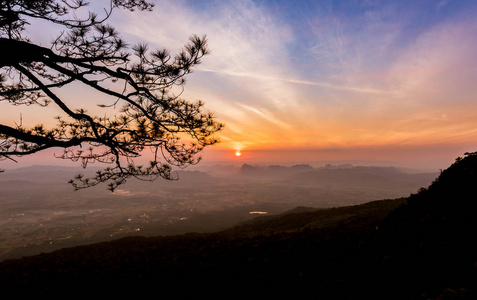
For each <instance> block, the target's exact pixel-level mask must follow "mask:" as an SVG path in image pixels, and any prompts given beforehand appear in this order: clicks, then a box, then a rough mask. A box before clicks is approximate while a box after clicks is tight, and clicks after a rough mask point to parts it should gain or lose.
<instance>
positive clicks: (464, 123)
mask: <svg viewBox="0 0 477 300" xmlns="http://www.w3.org/2000/svg"><path fill="white" fill-rule="evenodd" d="M154 2H155V3H156V7H155V9H154V11H153V12H150V13H146V12H134V13H130V12H127V11H116V12H115V13H116V14H113V16H112V18H111V19H110V22H111V23H112V24H113V25H115V26H116V28H117V29H118V31H119V32H121V33H122V34H123V37H124V38H125V39H126V40H127V41H130V42H131V43H135V42H137V41H145V42H148V43H149V44H150V45H151V48H154V47H156V46H157V47H165V48H168V49H170V50H171V52H172V53H174V52H175V51H177V50H178V49H180V47H181V46H182V45H183V44H185V43H186V42H187V40H188V37H189V36H190V35H191V34H198V35H202V34H207V36H208V40H209V48H210V49H211V50H212V52H211V54H210V55H208V56H207V57H205V58H204V59H203V63H202V64H201V65H200V66H199V67H198V68H197V69H196V70H195V71H194V73H193V74H191V75H190V76H189V77H188V78H187V79H188V81H187V84H186V86H185V91H184V93H183V95H182V96H183V97H184V98H186V99H190V100H195V99H201V100H204V101H205V103H206V108H207V109H209V110H211V111H215V113H216V116H217V118H218V120H219V121H221V122H223V123H225V124H226V128H225V129H224V131H223V132H222V133H221V135H220V136H221V143H220V144H218V145H217V146H214V147H213V149H209V150H207V151H206V152H205V153H204V157H205V161H209V162H213V161H224V160H225V161H230V162H255V163H258V162H261V161H262V162H264V161H272V162H280V161H281V162H284V163H285V162H302V161H325V160H356V161H364V160H366V161H376V162H386V163H387V162H390V163H396V164H398V163H405V164H406V165H409V166H413V165H415V166H418V165H419V166H420V165H427V166H430V167H431V168H437V167H446V166H447V165H448V164H449V163H452V161H453V160H454V159H455V158H456V157H457V156H459V155H463V153H464V152H466V151H469V152H470V151H475V150H477V99H476V97H477V96H476V95H477V84H475V82H477V57H476V56H475V53H477V21H475V16H474V14H473V13H471V12H473V11H475V9H477V2H473V1H456V2H451V1H419V2H417V3H416V1H392V2H391V3H386V4H384V3H383V4H381V3H378V4H376V3H375V4H370V3H368V2H363V1H357V2H354V1H300V2H294V1H255V2H254V1H217V2H215V1H201V2H200V4H199V3H198V2H195V1H186V0H183V1H182V0H181V1H172V0H164V1H162V0H161V1H154ZM297 3H299V5H298V4H297ZM30 34H31V35H33V36H34V37H35V38H37V39H39V40H44V41H50V40H51V38H52V37H53V34H52V33H51V34H50V33H49V32H48V31H47V30H45V29H44V28H43V29H42V28H32V29H31V30H30ZM48 34H50V35H51V36H49V35H48ZM69 92H70V93H69V95H68V98H69V99H71V103H74V104H77V105H78V107H82V106H86V107H89V108H90V109H92V110H95V109H96V108H95V106H94V105H95V102H94V101H93V100H96V99H97V98H96V97H94V96H92V95H91V94H89V91H88V90H83V89H81V88H78V89H75V90H74V91H73V92H74V93H71V91H69ZM65 93H66V91H65ZM57 113H58V111H55V110H54V109H53V112H47V111H46V110H44V109H43V110H42V112H41V113H39V112H38V108H24V107H20V108H18V107H15V108H12V107H10V106H8V105H6V104H5V103H2V104H1V105H0V117H1V118H2V120H3V121H4V122H6V123H9V124H14V123H18V122H19V121H20V114H21V115H22V121H23V122H24V123H25V124H30V123H31V124H36V123H40V122H44V121H45V120H48V119H49V118H50V117H51V116H55V115H56V114H57ZM236 150H241V151H242V154H243V155H242V156H240V157H236V156H235V155H234V153H235V151H236ZM41 157H43V156H41ZM41 159H43V158H41ZM26 161H31V159H27V160H26ZM45 161H48V160H47V159H46V158H45ZM48 162H49V161H48Z"/></svg>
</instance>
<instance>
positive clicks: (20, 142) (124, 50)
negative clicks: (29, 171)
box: [0, 0, 222, 190]
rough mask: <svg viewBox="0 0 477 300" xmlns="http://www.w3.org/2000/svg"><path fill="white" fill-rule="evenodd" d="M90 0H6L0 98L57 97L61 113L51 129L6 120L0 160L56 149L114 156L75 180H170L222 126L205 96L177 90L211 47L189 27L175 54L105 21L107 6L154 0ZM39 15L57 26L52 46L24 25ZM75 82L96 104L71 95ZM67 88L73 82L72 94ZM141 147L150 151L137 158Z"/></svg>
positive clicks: (98, 157)
mask: <svg viewBox="0 0 477 300" xmlns="http://www.w3.org/2000/svg"><path fill="white" fill-rule="evenodd" d="M87 5H88V3H87V2H85V1H83V0H31V1H23V0H5V1H0V47H1V49H2V54H1V57H0V101H3V102H6V103H9V104H11V105H36V106H38V109H39V110H41V109H42V108H43V109H44V108H47V107H49V106H50V105H53V106H55V107H56V108H58V109H59V111H61V112H62V115H60V116H58V117H57V118H56V119H57V125H56V126H55V127H53V128H47V126H45V125H43V124H39V125H36V126H33V127H31V128H28V127H26V126H24V125H23V124H22V122H20V124H15V126H12V125H8V124H0V160H4V159H11V160H15V157H21V156H25V155H31V154H34V153H37V152H39V151H43V150H46V149H50V148H60V149H63V153H62V154H60V155H59V157H61V158H63V159H70V160H73V161H79V162H80V163H81V164H82V166H83V167H86V166H87V165H88V164H90V163H94V162H100V163H104V164H109V165H108V167H106V168H105V169H104V170H100V171H98V172H97V173H96V176H93V177H91V178H85V177H83V176H81V175H78V176H77V177H76V178H75V179H74V180H71V183H72V184H73V186H74V187H75V188H76V189H79V188H84V187H90V186H94V185H96V184H98V183H102V182H108V183H109V189H111V190H114V189H115V188H116V187H117V186H118V185H120V184H123V183H124V182H125V181H126V180H127V179H128V178H131V177H135V178H139V179H143V180H153V179H156V178H157V177H163V178H166V179H171V165H172V166H178V167H185V166H188V165H190V164H195V163H197V162H198V161H199V160H200V157H199V156H198V154H199V153H200V152H201V151H202V149H203V148H204V147H205V146H208V145H212V144H215V143H216V142H217V139H216V137H215V136H214V134H215V133H216V132H217V131H219V130H220V129H221V128H222V124H220V123H218V122H216V121H215V117H214V116H213V114H212V113H210V112H204V111H203V105H204V104H203V102H202V101H196V102H190V101H187V100H184V99H182V98H180V94H181V93H182V91H183V85H184V83H185V77H186V76H187V75H188V74H189V73H191V72H192V69H193V68H194V67H195V66H196V65H198V64H200V62H201V58H202V57H203V56H204V55H206V54H208V53H209V50H208V48H207V41H206V38H205V37H198V36H195V35H194V36H192V37H191V38H190V41H189V43H188V44H186V45H185V46H184V48H183V50H182V51H181V52H180V53H178V54H177V55H174V56H173V55H171V54H170V53H169V52H168V51H167V50H165V49H159V50H154V51H150V50H149V49H148V47H147V45H146V44H138V45H135V46H128V45H127V44H126V42H125V41H124V40H123V39H122V38H121V37H120V36H119V33H118V32H117V31H116V30H115V29H114V27H112V26H111V25H109V24H107V23H106V21H107V19H108V18H109V16H110V14H111V13H112V11H113V10H114V9H117V8H126V9H129V10H134V9H139V10H151V9H152V6H153V5H152V4H150V3H149V2H146V1H144V0H127V1H126V0H111V1H109V7H108V8H107V9H105V11H104V16H103V17H100V16H98V14H96V13H94V12H91V11H88V10H87V8H86V7H87ZM81 16H82V17H81ZM38 20H41V21H46V22H49V23H53V24H55V25H56V26H57V28H58V29H59V30H60V31H61V33H60V34H59V36H58V37H57V38H56V39H55V40H54V41H53V42H52V43H51V45H50V46H49V47H45V46H42V45H39V44H35V42H33V41H32V40H31V39H30V37H29V36H28V30H27V29H28V26H29V25H31V24H30V23H32V22H33V21H37V22H38ZM74 84H82V86H83V88H84V89H85V90H87V91H88V92H89V93H90V95H92V96H91V97H93V98H97V99H94V100H95V102H96V104H97V106H98V107H99V108H98V109H97V110H96V111H94V112H93V111H91V112H89V111H87V110H86V109H85V108H84V106H83V105H84V104H83V103H76V104H72V103H71V102H72V101H69V100H71V99H68V97H70V96H71V94H72V92H73V91H74V89H72V90H70V87H71V86H72V85H74ZM60 88H62V89H63V90H62V92H63V93H60V91H59V89H60ZM65 89H66V90H67V92H68V91H70V92H69V93H66V95H65V93H64V91H65ZM98 95H99V96H98ZM74 107H79V108H76V109H75V108H74ZM100 108H101V109H100ZM145 150H150V151H151V153H152V154H153V155H152V157H153V158H152V159H151V160H150V163H149V164H147V165H138V164H137V163H136V161H137V160H136V159H137V158H138V157H140V156H141V155H142V153H143V151H145Z"/></svg>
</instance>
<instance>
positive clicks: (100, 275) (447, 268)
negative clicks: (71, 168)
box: [0, 153, 477, 299]
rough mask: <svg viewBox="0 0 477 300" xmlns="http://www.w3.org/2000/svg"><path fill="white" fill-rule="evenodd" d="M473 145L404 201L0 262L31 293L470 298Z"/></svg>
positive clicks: (13, 284) (0, 280) (475, 289)
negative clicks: (467, 152) (212, 231)
mask: <svg viewBox="0 0 477 300" xmlns="http://www.w3.org/2000/svg"><path fill="white" fill-rule="evenodd" d="M476 183H477V154H475V153H471V154H467V155H466V156H465V157H464V158H458V159H457V160H456V162H455V163H454V164H453V165H452V166H450V167H449V168H448V169H446V170H444V171H442V173H441V174H440V175H439V177H438V178H436V179H435V180H434V182H433V183H432V184H431V185H430V186H429V187H428V188H423V189H421V190H419V191H418V192H417V193H415V194H412V195H410V196H409V197H408V198H406V199H395V200H382V201H373V202H369V203H365V204H362V205H355V206H345V207H336V208H329V209H313V208H305V207H300V208H297V209H295V210H292V211H289V212H287V213H284V214H280V215H276V216H263V217H259V218H257V219H254V220H252V221H251V222H247V223H243V224H240V225H237V226H236V227H233V228H230V229H227V230H224V231H220V232H216V233H209V234H186V235H177V236H169V237H150V238H145V237H128V238H123V239H120V240H116V241H112V242H105V243H98V244H92V245H88V246H79V247H74V248H67V249H62V250H58V251H55V252H52V253H49V254H41V255H37V256H31V257H25V258H23V259H18V260H9V261H5V262H3V263H0V290H1V291H2V294H3V295H8V293H12V294H15V295H17V296H18V295H23V294H26V293H28V292H29V293H32V294H34V295H35V296H40V295H43V294H44V295H49V296H55V295H56V296H58V295H61V296H67V295H75V296H78V295H90V294H94V295H101V294H104V295H108V296H112V295H113V296H114V295H121V296H126V295H128V293H131V295H133V296H136V297H139V296H140V295H154V296H157V297H165V298H166V299H167V298H168V297H177V298H185V297H187V296H189V297H190V296H196V297H197V296H199V295H203V296H207V297H208V298H220V297H222V298H228V299H234V298H244V297H264V298H266V299H272V298H276V297H278V298H280V299H281V298H283V297H293V298H300V299H301V298H303V299H308V298H311V299H475V298H476V297H477V268H476V262H477V246H476V245H475V242H474V240H475V236H476V233H477V218H475V215H476V211H477V210H476V209H477V198H476V192H475V187H476V186H477V185H476Z"/></svg>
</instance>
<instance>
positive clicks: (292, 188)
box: [0, 164, 438, 260]
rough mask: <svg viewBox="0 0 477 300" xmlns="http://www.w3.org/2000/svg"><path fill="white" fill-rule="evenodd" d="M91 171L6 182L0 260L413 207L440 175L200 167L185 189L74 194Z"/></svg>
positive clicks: (15, 174) (143, 185) (171, 184)
mask: <svg viewBox="0 0 477 300" xmlns="http://www.w3.org/2000/svg"><path fill="white" fill-rule="evenodd" d="M85 171H86V174H88V173H87V172H93V171H94V169H87V170H83V169H77V168H71V167H58V166H31V167H25V168H19V169H11V170H7V171H6V172H4V173H2V174H0V189H1V191H2V193H0V260H4V259H7V258H16V257H21V256H24V255H32V254H37V253H40V252H49V251H52V250H56V249H59V248H64V247H69V246H75V245H79V244H88V243H93V242H99V241H107V240H112V239H117V238H120V237H124V236H130V235H142V236H156V235H176V234H184V233H189V232H211V231H216V230H221V229H225V228H228V227H231V226H234V225H236V224H238V223H240V222H243V221H247V220H251V219H252V218H256V217H257V216H260V215H263V214H280V213H283V212H285V211H287V210H291V209H294V208H296V207H298V206H305V207H315V208H329V207H339V206H348V205H354V204H361V203H365V202H369V201H373V200H382V199H394V198H400V197H407V196H409V194H411V193H415V192H417V191H418V189H419V188H421V187H426V186H428V185H429V184H430V183H431V182H432V181H433V180H434V179H435V178H436V177H437V176H438V172H431V173H419V172H413V171H411V170H403V169H399V168H396V167H377V166H353V165H350V164H342V165H330V164H328V165H324V166H320V167H312V166H311V165H309V164H300V165H293V166H292V165H290V166H281V165H250V164H243V165H242V166H233V165H203V166H200V167H198V168H197V169H195V170H183V171H178V172H177V173H176V175H177V177H178V179H179V180H174V181H167V180H163V179H158V180H156V181H154V182H152V183H151V182H147V181H146V182H142V181H138V180H129V181H128V182H127V183H126V184H125V185H122V186H120V187H119V188H118V189H116V190H115V191H114V192H113V193H111V192H109V191H108V190H107V189H106V185H99V186H96V187H93V188H89V189H83V190H79V191H74V190H73V188H72V186H71V185H69V184H68V183H67V182H68V180H69V179H71V178H74V176H75V175H76V174H78V173H84V172H85Z"/></svg>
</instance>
